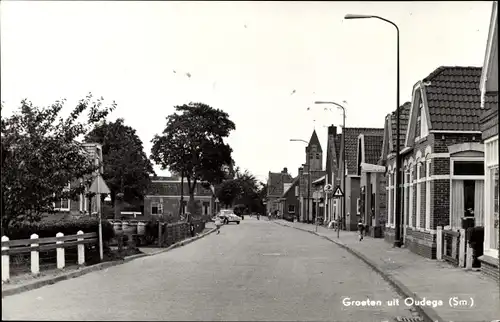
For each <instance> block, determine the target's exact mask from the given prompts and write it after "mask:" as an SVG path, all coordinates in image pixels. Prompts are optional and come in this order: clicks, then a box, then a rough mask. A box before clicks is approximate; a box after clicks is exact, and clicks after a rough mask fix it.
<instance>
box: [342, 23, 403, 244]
mask: <svg viewBox="0 0 500 322" xmlns="http://www.w3.org/2000/svg"><path fill="white" fill-rule="evenodd" d="M372 18H373V19H379V20H382V21H384V22H387V23H389V24H391V25H393V26H394V27H395V28H396V64H397V67H396V71H397V82H396V83H397V85H396V91H397V95H396V119H397V121H396V209H395V210H396V216H395V217H396V218H395V219H396V220H395V226H396V227H395V228H396V229H395V236H394V246H395V247H401V245H402V241H401V187H400V186H401V156H400V155H399V152H400V151H399V150H400V144H401V143H400V139H399V135H400V133H399V127H400V124H399V123H400V115H399V95H400V94H399V28H398V26H397V25H396V24H395V23H394V22H392V21H390V20H387V19H385V18H382V17H379V16H373V15H354V14H347V15H346V16H345V17H344V19H372Z"/></svg>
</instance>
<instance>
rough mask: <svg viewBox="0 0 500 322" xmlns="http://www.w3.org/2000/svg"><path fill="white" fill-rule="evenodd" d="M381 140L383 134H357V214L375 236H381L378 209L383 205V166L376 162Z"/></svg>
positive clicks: (370, 233)
mask: <svg viewBox="0 0 500 322" xmlns="http://www.w3.org/2000/svg"><path fill="white" fill-rule="evenodd" d="M382 142H383V135H367V134H360V135H359V136H358V148H357V150H358V156H357V164H358V167H357V174H358V175H359V176H360V197H359V199H358V200H357V214H359V215H360V218H361V220H363V222H364V223H365V225H366V227H367V233H368V234H369V235H370V236H372V237H376V238H378V237H382V236H383V229H382V225H383V221H382V220H380V219H381V218H380V217H381V216H380V210H381V209H382V207H385V204H384V199H383V198H384V197H385V177H384V173H385V167H384V166H381V165H378V164H377V163H378V161H379V159H380V151H381V150H382ZM382 190H383V192H384V193H382Z"/></svg>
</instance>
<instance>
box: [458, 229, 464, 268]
mask: <svg viewBox="0 0 500 322" xmlns="http://www.w3.org/2000/svg"><path fill="white" fill-rule="evenodd" d="M459 238H460V241H459V242H458V267H465V229H463V228H462V229H460V237H459Z"/></svg>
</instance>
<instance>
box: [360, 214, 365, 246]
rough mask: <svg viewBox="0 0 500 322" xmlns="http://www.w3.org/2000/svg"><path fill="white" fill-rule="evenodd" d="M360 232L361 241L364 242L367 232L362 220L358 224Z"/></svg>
mask: <svg viewBox="0 0 500 322" xmlns="http://www.w3.org/2000/svg"><path fill="white" fill-rule="evenodd" d="M358 232H359V241H362V240H363V235H364V232H365V224H363V220H361V219H360V220H359V222H358Z"/></svg>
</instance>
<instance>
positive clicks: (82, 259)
mask: <svg viewBox="0 0 500 322" xmlns="http://www.w3.org/2000/svg"><path fill="white" fill-rule="evenodd" d="M76 234H77V235H83V231H81V230H79V231H78V232H77V233H76ZM76 240H77V241H83V238H82V237H78V238H77V239H76ZM83 264H85V245H84V244H78V265H83Z"/></svg>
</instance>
